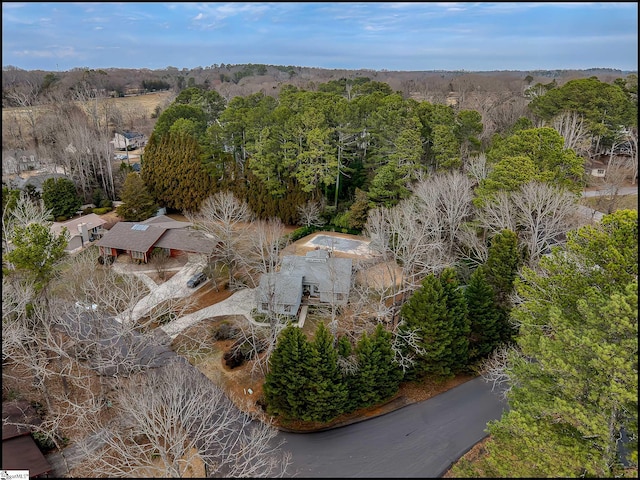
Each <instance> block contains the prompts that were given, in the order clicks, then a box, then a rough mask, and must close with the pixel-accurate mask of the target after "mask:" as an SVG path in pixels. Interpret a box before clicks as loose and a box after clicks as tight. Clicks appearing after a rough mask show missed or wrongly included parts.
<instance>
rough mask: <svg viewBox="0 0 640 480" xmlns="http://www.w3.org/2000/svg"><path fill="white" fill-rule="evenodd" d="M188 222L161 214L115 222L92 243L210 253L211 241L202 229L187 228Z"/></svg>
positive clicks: (136, 248) (140, 250) (105, 245)
mask: <svg viewBox="0 0 640 480" xmlns="http://www.w3.org/2000/svg"><path fill="white" fill-rule="evenodd" d="M190 225H191V224H190V223H189V222H180V221H177V220H173V219H172V218H170V217H167V216H165V215H160V216H158V217H152V218H149V219H147V220H145V221H144V222H138V223H136V222H118V223H116V224H115V225H114V226H113V227H112V228H111V230H109V231H108V232H107V233H105V234H104V236H103V237H102V238H101V239H100V240H99V241H98V242H97V243H96V245H98V246H100V247H105V248H116V249H118V250H130V251H136V252H148V251H149V249H150V248H152V247H158V248H170V249H173V250H180V251H183V252H193V253H206V254H209V255H210V254H211V253H213V249H214V246H215V245H214V241H213V240H212V239H211V238H209V237H207V236H206V235H205V234H204V233H202V232H200V231H197V230H191V229H189V228H187V227H189V226H190Z"/></svg>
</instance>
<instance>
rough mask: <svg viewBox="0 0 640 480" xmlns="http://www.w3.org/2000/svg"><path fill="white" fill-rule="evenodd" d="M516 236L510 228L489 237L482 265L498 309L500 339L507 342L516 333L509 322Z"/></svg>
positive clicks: (517, 261) (517, 256) (515, 269)
mask: <svg viewBox="0 0 640 480" xmlns="http://www.w3.org/2000/svg"><path fill="white" fill-rule="evenodd" d="M520 258H521V257H520V253H519V251H518V236H517V235H516V233H515V232H513V231H511V230H503V231H502V232H500V233H498V234H496V235H495V236H494V237H493V238H492V239H491V245H490V246H489V251H488V255H487V261H486V262H485V263H484V265H482V267H480V268H482V269H483V270H484V273H485V275H486V277H487V282H489V284H490V285H491V286H492V287H493V290H494V292H495V295H496V297H495V298H496V303H497V305H498V310H499V322H498V324H499V325H500V340H501V341H502V342H504V343H509V342H511V341H512V340H513V337H514V335H515V334H516V333H517V331H516V329H515V327H513V326H512V325H511V323H510V322H509V312H510V311H511V300H510V299H509V297H510V296H511V294H512V293H513V282H514V280H515V278H516V275H517V273H518V269H519V267H520V264H521V261H520Z"/></svg>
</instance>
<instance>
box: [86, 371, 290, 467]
mask: <svg viewBox="0 0 640 480" xmlns="http://www.w3.org/2000/svg"><path fill="white" fill-rule="evenodd" d="M115 402H116V403H117V408H118V410H119V411H120V412H121V418H122V419H123V420H124V422H111V423H109V424H97V425H88V427H89V428H91V430H92V431H98V430H101V429H104V430H106V431H108V433H109V434H108V435H104V437H103V438H104V441H105V447H104V448H102V449H100V450H94V449H90V448H87V449H86V450H87V458H88V460H87V462H86V463H85V465H84V467H85V468H86V469H89V470H90V471H92V472H94V473H95V474H96V475H98V476H106V477H131V476H134V477H136V476H138V477H149V476H155V477H184V476H186V473H187V472H188V471H189V469H190V468H192V467H193V465H194V464H196V463H198V462H202V463H203V464H204V465H205V472H206V476H207V477H209V476H211V477H231V478H233V477H271V476H276V477H280V476H283V475H284V473H285V472H286V470H287V467H288V465H289V463H290V456H289V454H288V453H284V452H282V450H281V449H280V447H281V446H282V442H278V441H277V439H276V436H277V430H276V429H275V428H273V427H272V426H271V424H270V422H269V420H268V419H267V418H258V417H255V418H252V417H251V416H250V415H248V414H246V413H244V412H242V411H240V410H239V409H238V408H237V407H236V406H235V405H234V403H233V402H232V401H231V400H230V399H229V398H228V397H226V396H225V394H224V393H223V391H222V390H221V389H219V388H218V387H216V386H214V385H213V384H212V383H211V382H210V381H209V380H208V379H207V378H206V377H205V376H204V375H202V374H201V373H200V372H198V371H197V370H196V369H195V368H193V367H192V366H190V365H189V364H188V363H187V362H177V361H176V362H171V363H170V364H169V365H167V366H166V367H164V368H162V369H159V370H155V371H152V372H149V373H148V374H146V375H145V376H144V377H141V378H131V379H128V380H125V381H123V382H122V383H121V385H120V388H119V389H118V392H117V395H116V398H115Z"/></svg>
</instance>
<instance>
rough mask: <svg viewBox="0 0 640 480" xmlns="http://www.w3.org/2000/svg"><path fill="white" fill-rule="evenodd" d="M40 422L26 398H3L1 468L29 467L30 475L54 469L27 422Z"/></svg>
mask: <svg viewBox="0 0 640 480" xmlns="http://www.w3.org/2000/svg"><path fill="white" fill-rule="evenodd" d="M41 422H42V420H41V419H40V417H39V416H38V415H37V413H36V412H35V409H34V408H33V407H32V406H31V405H30V404H29V403H28V402H26V401H11V402H2V470H28V471H29V477H30V478H48V477H49V476H50V474H51V473H52V470H53V469H52V467H51V465H50V464H49V462H48V461H47V459H46V458H45V456H44V455H43V454H42V452H41V451H40V448H39V447H38V445H37V444H36V442H35V440H34V439H33V436H32V435H31V427H29V426H28V425H37V424H38V423H41ZM23 425H24V426H23Z"/></svg>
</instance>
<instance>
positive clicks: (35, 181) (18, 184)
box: [12, 173, 70, 192]
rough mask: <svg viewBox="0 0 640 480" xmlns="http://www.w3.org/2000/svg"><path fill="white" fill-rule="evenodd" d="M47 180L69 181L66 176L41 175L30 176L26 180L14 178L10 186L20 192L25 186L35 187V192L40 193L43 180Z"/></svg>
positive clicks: (56, 174)
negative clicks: (63, 179)
mask: <svg viewBox="0 0 640 480" xmlns="http://www.w3.org/2000/svg"><path fill="white" fill-rule="evenodd" d="M49 178H67V179H70V178H69V177H68V176H67V175H64V174H62V173H42V174H37V175H31V176H30V177H28V178H21V177H18V178H15V179H13V182H12V184H13V185H14V186H15V188H18V189H20V190H24V188H25V187H26V186H27V185H29V184H31V185H33V186H34V187H35V189H36V191H38V192H42V184H43V183H44V182H45V180H47V179H49Z"/></svg>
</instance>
